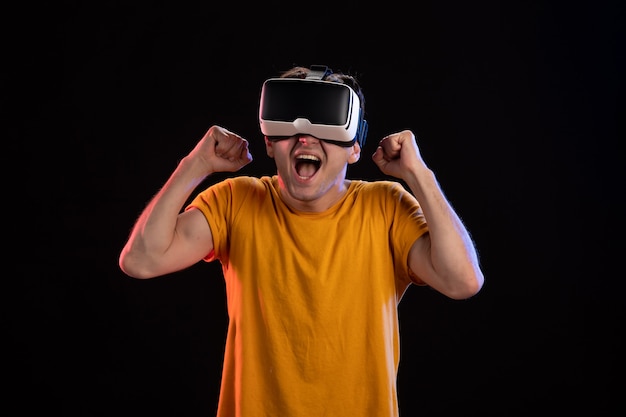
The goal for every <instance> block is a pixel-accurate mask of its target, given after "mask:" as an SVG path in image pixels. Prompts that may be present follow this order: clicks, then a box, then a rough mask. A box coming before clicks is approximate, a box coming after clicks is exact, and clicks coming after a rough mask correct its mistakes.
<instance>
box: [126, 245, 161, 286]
mask: <svg viewBox="0 0 626 417" xmlns="http://www.w3.org/2000/svg"><path fill="white" fill-rule="evenodd" d="M133 259H134V258H133V257H132V256H131V255H130V254H129V253H128V252H125V251H122V253H121V254H120V257H119V259H118V266H119V268H120V270H121V271H122V272H123V273H124V274H126V275H128V276H129V277H131V278H136V279H149V278H154V277H155V276H156V274H154V273H152V272H151V271H150V270H149V269H148V268H146V267H143V266H142V265H141V263H139V262H137V261H136V260H133Z"/></svg>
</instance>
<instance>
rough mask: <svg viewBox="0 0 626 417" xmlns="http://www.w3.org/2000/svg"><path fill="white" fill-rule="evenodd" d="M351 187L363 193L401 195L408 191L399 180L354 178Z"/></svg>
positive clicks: (354, 190)
mask: <svg viewBox="0 0 626 417" xmlns="http://www.w3.org/2000/svg"><path fill="white" fill-rule="evenodd" d="M350 188H351V190H352V191H353V192H355V193H360V194H363V195H379V196H386V195H391V196H393V195H399V194H403V193H407V190H406V189H405V188H404V187H403V186H402V184H400V183H399V182H397V181H390V180H378V181H364V180H352V181H351V183H350Z"/></svg>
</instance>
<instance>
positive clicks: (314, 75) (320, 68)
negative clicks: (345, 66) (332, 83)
mask: <svg viewBox="0 0 626 417" xmlns="http://www.w3.org/2000/svg"><path fill="white" fill-rule="evenodd" d="M332 73H333V70H331V69H330V68H328V67H327V66H326V65H311V68H310V72H309V74H308V75H307V76H306V79H307V80H323V79H324V78H326V77H328V76H329V75H330V74H332Z"/></svg>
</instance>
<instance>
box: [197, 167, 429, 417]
mask: <svg viewBox="0 0 626 417" xmlns="http://www.w3.org/2000/svg"><path fill="white" fill-rule="evenodd" d="M191 207H195V208H198V209H200V210H201V211H202V212H203V213H204V215H205V216H206V218H207V221H208V223H209V225H210V227H211V231H212V233H213V242H214V251H213V252H212V253H211V254H209V255H207V257H206V258H205V260H206V261H213V260H219V261H220V262H221V264H222V269H223V274H224V279H225V281H226V296H227V306H228V316H229V324H228V333H227V335H226V347H225V355H224V368H223V375H222V386H221V392H220V400H219V407H218V416H219V417H226V416H228V417H232V416H244V417H247V416H255V417H262V416H263V417H264V416H267V417H277V416H281V417H282V416H289V417H300V416H301V417H311V416H327V417H328V416H338V417H346V416H350V417H357V416H368V417H369V416H376V417H386V416H397V415H398V405H397V391H396V380H397V370H398V363H399V355H400V352H399V331H398V316H397V305H398V303H399V302H400V299H401V298H402V295H403V294H404V291H405V290H406V289H407V287H408V286H409V284H410V283H411V282H412V281H411V277H410V274H409V269H408V265H407V256H408V253H409V249H410V248H411V246H412V245H413V243H414V242H415V240H416V239H417V238H419V237H420V236H421V235H422V234H423V233H425V232H427V230H428V229H427V226H426V222H425V219H424V217H423V214H422V212H421V209H420V207H419V204H418V202H417V201H416V199H415V198H414V197H413V196H412V195H411V194H410V193H409V192H408V191H407V190H405V189H404V188H403V187H402V186H401V185H400V184H399V183H396V182H392V181H378V182H366V181H358V180H357V181H355V180H353V181H352V182H351V183H350V186H349V189H348V192H347V193H346V194H345V195H344V196H343V198H342V199H341V200H340V201H339V202H337V203H336V204H335V205H334V206H333V207H331V208H330V209H328V210H326V211H324V212H322V213H306V212H298V211H296V210H293V209H290V208H289V207H287V206H286V205H285V204H284V202H283V201H282V200H281V198H280V192H279V186H278V180H277V177H276V176H273V177H262V178H253V177H236V178H232V179H228V180H225V181H223V182H220V183H218V184H215V185H213V186H211V187H209V188H207V189H206V190H204V191H203V192H201V193H200V194H199V195H198V196H197V197H195V198H194V200H193V201H192V202H191V204H190V205H189V206H188V207H187V209H189V208H191Z"/></svg>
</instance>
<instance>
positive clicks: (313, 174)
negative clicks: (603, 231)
mask: <svg viewBox="0 0 626 417" xmlns="http://www.w3.org/2000/svg"><path fill="white" fill-rule="evenodd" d="M363 106H364V99H363V94H362V92H361V89H360V87H359V85H358V83H357V81H356V79H355V78H354V77H352V76H349V75H347V74H341V73H332V72H331V71H329V70H326V68H325V67H321V68H320V67H317V66H313V67H311V69H307V68H302V67H296V68H292V69H291V70H289V71H287V72H285V73H284V74H282V76H281V77H279V78H276V79H270V80H268V81H266V82H265V83H264V86H263V91H262V95H261V103H260V112H259V114H260V116H259V119H260V125H261V131H262V132H263V134H264V135H265V146H266V150H267V154H268V155H269V157H270V158H273V159H274V161H275V163H276V168H277V174H276V175H273V176H263V177H260V178H254V177H248V176H239V177H237V176H235V177H234V178H230V179H226V180H224V181H221V182H219V183H216V184H213V185H212V186H210V187H208V188H207V189H205V190H202V191H201V192H199V193H198V194H197V195H196V196H194V198H193V200H192V202H191V204H189V205H188V207H185V210H184V211H182V212H181V210H182V209H183V205H184V204H185V202H186V201H187V199H188V198H189V197H190V196H191V193H192V192H194V190H195V188H196V187H197V186H198V185H199V184H200V183H201V182H202V181H203V180H204V179H205V178H206V177H207V176H209V175H211V174H213V173H216V172H235V171H237V170H239V169H241V168H242V167H243V166H245V165H247V164H248V163H250V162H251V161H252V156H251V155H250V153H249V150H248V142H247V141H246V140H245V139H243V138H242V137H240V136H238V135H237V134H235V133H233V132H231V131H229V130H227V129H225V128H223V127H219V126H213V127H211V128H209V130H208V131H207V132H206V134H205V135H204V137H203V138H202V139H201V140H200V141H199V142H198V144H197V145H196V146H195V148H194V149H193V150H192V151H191V152H190V153H189V154H188V155H187V156H186V157H185V158H183V159H182V160H181V162H180V164H179V165H178V167H177V168H176V169H175V170H174V172H173V173H172V175H171V177H170V178H169V179H168V181H167V182H166V183H165V185H164V186H163V187H162V189H161V190H160V191H159V192H158V193H157V194H156V195H155V197H154V198H153V199H152V200H151V201H150V203H149V204H148V205H147V206H146V208H145V209H144V211H143V213H142V214H141V215H140V216H139V218H138V219H137V222H136V224H135V226H134V228H133V230H132V232H131V234H130V237H129V239H128V242H127V243H126V245H125V247H124V248H123V250H122V252H121V255H120V260H119V263H120V267H121V269H122V270H123V271H124V272H125V273H126V274H128V275H129V276H131V277H135V278H140V279H144V278H153V277H157V276H161V275H164V274H168V273H173V272H175V271H179V270H182V269H184V268H187V267H189V266H191V265H193V264H195V263H197V262H198V261H200V260H205V261H208V262H210V261H215V260H217V261H219V262H220V263H221V264H222V270H223V275H224V279H225V281H226V292H227V305H228V316H229V326H228V333H227V335H226V347H225V358H224V368H223V375H222V388H221V392H220V400H219V405H218V416H272V417H275V416H289V417H295V416H303V417H304V416H306V417H310V416H322V415H323V416H341V417H345V416H377V417H384V416H398V413H399V411H398V405H397V392H396V379H397V370H398V363H399V333H398V332H399V329H398V317H397V306H398V303H399V302H400V300H401V298H402V295H403V294H404V292H405V291H406V289H407V288H408V286H409V285H411V284H412V283H414V284H418V285H428V286H430V287H432V288H433V289H435V290H437V291H439V292H441V293H442V294H445V295H446V296H448V297H450V298H453V299H459V300H461V299H467V298H469V297H472V296H473V295H475V294H476V293H477V292H478V291H479V290H480V288H481V287H482V285H483V274H482V272H481V269H480V266H479V262H478V258H477V253H476V250H475V247H474V245H473V242H472V241H471V239H470V236H469V234H468V232H467V230H466V228H465V227H464V225H463V224H462V222H461V221H460V219H459V217H458V216H457V214H456V213H455V211H454V210H453V209H452V207H451V206H450V204H449V203H448V201H447V199H446V198H445V196H444V194H443V192H442V190H441V189H440V186H439V184H438V182H437V180H436V177H435V175H434V173H433V172H432V171H431V170H430V169H429V168H428V166H427V165H426V164H425V162H424V161H423V160H422V157H421V155H420V152H419V149H418V146H417V144H416V141H415V137H414V135H413V133H412V132H410V131H402V132H397V133H393V134H390V135H388V136H386V137H384V138H382V140H380V142H379V144H378V147H377V149H376V151H375V152H374V154H373V156H372V159H373V161H374V163H375V164H376V165H377V166H378V168H380V170H381V171H382V172H383V173H385V174H387V175H390V176H393V177H396V178H399V179H402V180H403V181H404V182H405V183H406V184H407V185H408V186H409V187H410V192H409V191H408V190H405V189H404V188H403V186H402V185H401V184H400V183H399V182H395V181H376V182H367V181H361V180H358V181H357V180H352V181H351V180H349V179H346V170H347V166H348V164H352V163H355V162H357V161H358V160H359V159H360V157H361V149H362V146H363V141H364V140H365V135H366V132H367V123H366V121H365V120H364V119H363V114H364V113H363V109H364V107H363Z"/></svg>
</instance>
